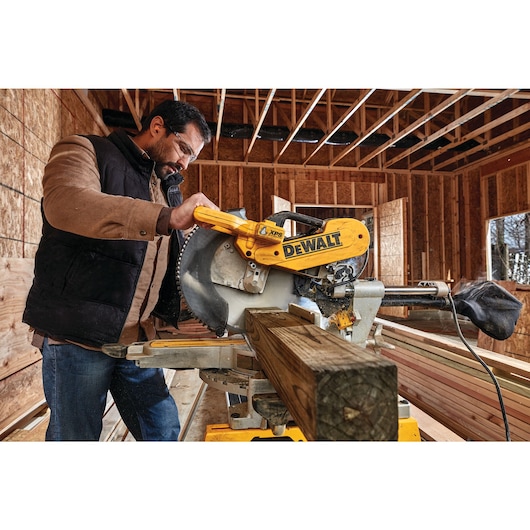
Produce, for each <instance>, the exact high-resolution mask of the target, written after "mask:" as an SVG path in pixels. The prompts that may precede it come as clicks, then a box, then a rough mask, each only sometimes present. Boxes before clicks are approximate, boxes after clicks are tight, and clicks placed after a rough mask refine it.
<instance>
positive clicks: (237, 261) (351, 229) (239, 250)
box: [176, 206, 522, 346]
mask: <svg viewBox="0 0 530 530" xmlns="http://www.w3.org/2000/svg"><path fill="white" fill-rule="evenodd" d="M194 217H195V219H196V221H197V222H201V223H207V224H209V225H210V226H211V229H203V228H199V227H196V228H195V229H194V230H193V231H192V232H191V233H190V235H189V236H188V238H187V239H186V241H185V243H184V246H183V248H182V250H181V254H180V257H179V261H178V265H177V271H176V275H177V284H178V286H179V290H180V292H181V294H182V296H183V297H184V299H185V300H186V303H187V304H188V307H189V308H190V310H191V311H192V312H193V314H194V315H195V316H196V317H197V318H198V319H199V320H200V321H201V322H202V323H203V324H205V325H206V326H207V327H208V328H209V329H210V330H211V331H213V332H215V334H216V335H217V336H218V337H222V336H223V335H224V334H225V333H226V332H229V333H244V331H245V330H244V327H245V324H244V313H245V309H250V308H265V307H276V308H279V309H283V310H286V309H287V308H288V307H289V305H290V304H299V305H301V306H303V307H307V308H309V309H315V310H317V311H318V312H319V313H320V315H321V316H322V317H323V320H324V323H323V325H322V327H324V328H325V329H330V330H331V331H334V330H335V331H336V330H338V331H339V332H340V333H342V334H343V336H345V337H347V338H348V340H350V341H351V342H354V343H356V344H358V345H361V346H364V345H365V344H366V340H367V337H368V335H369V334H370V331H371V329H372V325H373V321H374V319H375V317H376V315H377V312H378V311H379V308H380V307H381V306H428V307H433V308H436V309H441V310H454V311H455V312H456V313H459V314H461V315H463V316H466V317H468V318H469V319H470V320H471V321H472V322H473V323H474V324H475V325H476V326H477V327H478V328H479V329H481V330H482V331H483V332H484V333H486V334H487V335H489V336H491V337H493V338H495V339H497V340H505V339H506V338H508V337H509V336H510V335H511V334H512V333H513V331H514V327H515V324H516V322H517V319H518V317H519V312H520V309H521V306H522V304H521V302H520V301H519V300H517V299H516V298H515V297H514V296H513V295H511V294H510V293H509V292H508V291H506V290H505V289H504V288H503V287H501V286H500V285H498V284H495V283H494V282H491V281H486V282H477V283H473V284H471V285H469V286H468V287H466V288H464V289H463V290H461V291H460V292H459V293H457V294H456V295H454V296H453V297H451V295H450V291H449V287H448V286H447V284H446V283H445V282H443V281H422V282H420V283H419V284H418V285H417V286H385V285H383V283H382V282H381V281H378V280H376V279H374V278H367V279H359V277H360V276H361V274H362V272H363V271H364V268H365V266H366V264H367V261H368V252H369V250H368V249H369V246H370V234H369V232H368V229H367V228H366V226H365V225H364V223H362V222H361V221H358V220H356V219H353V218H336V219H327V220H322V219H317V218H314V217H311V216H307V215H302V214H299V213H296V212H289V211H284V212H279V213H275V214H273V215H271V216H270V217H269V218H267V219H266V220H264V221H259V222H256V221H251V220H248V219H246V215H245V211H244V209H240V210H233V211H228V212H222V211H217V210H213V209H211V208H206V207H202V206H200V207H197V208H196V209H195V211H194ZM288 220H289V221H293V222H295V223H296V227H297V229H298V228H300V229H301V230H300V231H299V233H298V234H297V235H294V236H291V237H288V236H286V232H285V228H284V225H285V222H286V221H288ZM302 229H303V230H302Z"/></svg>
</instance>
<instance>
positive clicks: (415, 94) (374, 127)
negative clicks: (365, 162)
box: [330, 89, 423, 166]
mask: <svg viewBox="0 0 530 530" xmlns="http://www.w3.org/2000/svg"><path fill="white" fill-rule="evenodd" d="M422 92H423V89H415V90H411V91H410V92H409V93H408V94H407V95H406V96H405V97H404V98H403V99H402V100H401V101H399V102H398V103H397V104H396V106H395V107H392V108H391V109H390V110H389V111H388V112H387V113H386V114H385V115H384V116H382V117H381V118H380V119H379V120H377V121H376V122H375V123H374V124H373V125H372V126H371V127H370V128H369V129H367V130H365V128H364V127H362V130H361V134H360V136H359V138H357V140H355V141H354V142H352V143H351V144H350V145H349V146H348V147H346V148H345V149H343V150H342V151H341V152H340V153H339V154H338V155H337V156H336V157H335V158H334V159H333V160H332V161H331V162H330V166H334V165H335V164H336V163H337V162H338V161H339V160H342V159H343V158H344V157H345V156H346V155H347V154H348V153H350V152H351V151H353V150H354V149H356V148H357V147H359V146H360V145H361V144H362V143H363V142H364V141H365V140H366V139H367V138H369V137H370V136H372V134H374V133H375V132H376V131H378V130H379V129H380V128H381V127H382V126H383V125H384V124H385V123H386V122H387V121H388V120H390V119H392V118H393V117H394V116H396V115H397V114H398V113H399V112H401V111H402V110H403V109H404V108H405V107H406V106H407V105H408V104H409V103H411V102H412V101H414V100H415V99H416V98H417V97H418V96H419V95H420V94H421V93H422ZM363 108H364V107H363ZM356 165H358V164H356Z"/></svg>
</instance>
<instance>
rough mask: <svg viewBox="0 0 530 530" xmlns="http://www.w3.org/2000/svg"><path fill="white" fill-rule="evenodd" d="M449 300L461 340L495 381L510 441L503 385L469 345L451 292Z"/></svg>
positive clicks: (506, 434) (506, 432) (506, 433)
mask: <svg viewBox="0 0 530 530" xmlns="http://www.w3.org/2000/svg"><path fill="white" fill-rule="evenodd" d="M448 297H449V302H450V304H451V312H452V314H453V319H454V321H455V326H456V330H457V332H458V336H459V337H460V340H461V341H462V342H463V343H464V345H465V346H466V348H467V349H468V350H469V351H470V352H471V355H473V357H474V358H475V359H476V360H477V361H478V362H479V363H480V364H481V365H482V367H483V368H484V370H486V372H487V373H488V375H489V376H490V377H491V380H492V381H493V384H494V385H495V389H496V390H497V396H498V398H499V405H500V407H501V413H502V419H503V421H504V430H505V436H506V441H507V442H510V441H511V439H510V426H509V425H508V418H507V416H506V409H505V408H504V400H503V398H502V393H501V387H500V386H499V382H498V381H497V378H496V377H495V375H494V374H493V372H492V371H491V370H490V368H489V366H488V365H487V364H486V363H485V362H484V361H483V360H482V359H481V358H480V356H479V355H478V354H477V353H476V352H475V351H474V350H473V348H472V347H471V346H470V345H469V343H468V342H467V340H466V339H465V337H464V335H463V333H462V330H461V328H460V324H459V323H458V315H457V313H456V308H455V303H454V301H453V298H452V296H451V294H450V293H449V295H448Z"/></svg>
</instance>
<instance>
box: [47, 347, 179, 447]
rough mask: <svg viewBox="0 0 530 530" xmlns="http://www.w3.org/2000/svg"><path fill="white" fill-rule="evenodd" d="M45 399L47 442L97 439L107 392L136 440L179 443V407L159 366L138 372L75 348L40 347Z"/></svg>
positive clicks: (125, 362)
mask: <svg viewBox="0 0 530 530" xmlns="http://www.w3.org/2000/svg"><path fill="white" fill-rule="evenodd" d="M42 361H43V362H42V379H43V383H44V395H45V397H46V401H47V403H48V406H49V408H50V423H49V426H48V430H47V431H46V441H59V440H88V441H98V440H99V438H100V435H101V429H102V423H103V413H104V411H105V403H106V400H107V392H108V391H109V390H110V393H111V395H112V397H113V398H114V401H115V403H116V406H117V408H118V411H119V412H120V415H121V417H122V419H123V421H124V423H125V425H126V426H127V428H128V429H129V431H130V432H131V433H132V435H133V436H134V438H135V439H136V440H138V441H156V440H160V441H162V440H166V441H169V440H173V441H177V439H178V435H179V432H180V422H179V416H178V410H177V406H176V404H175V401H174V399H173V397H172V396H171V394H170V393H169V390H168V388H167V385H166V382H165V380H164V372H163V370H162V369H161V368H139V367H138V366H136V364H135V363H134V361H129V360H126V359H114V358H112V357H109V356H108V355H106V354H104V353H102V352H98V351H91V350H87V349H85V348H82V347H80V346H76V345H74V344H48V339H44V344H43V346H42Z"/></svg>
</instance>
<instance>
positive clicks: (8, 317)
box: [0, 258, 41, 380]
mask: <svg viewBox="0 0 530 530" xmlns="http://www.w3.org/2000/svg"><path fill="white" fill-rule="evenodd" d="M32 281H33V260H29V259H23V258H13V259H10V258H0V380H2V379H5V378H6V377H8V376H11V375H12V374H14V373H15V372H17V371H19V370H21V369H22V368H25V367H26V366H28V365H30V364H32V363H34V362H35V361H37V360H39V359H40V358H41V355H40V352H39V350H38V349H37V348H35V347H34V346H32V345H31V339H32V332H31V331H30V329H29V326H28V325H27V324H24V323H22V313H23V311H24V307H25V303H26V297H27V293H28V291H29V288H30V286H31V283H32Z"/></svg>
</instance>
